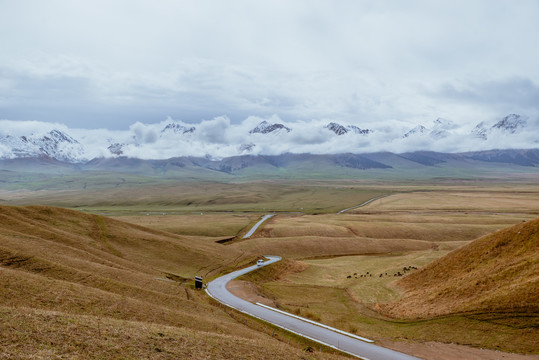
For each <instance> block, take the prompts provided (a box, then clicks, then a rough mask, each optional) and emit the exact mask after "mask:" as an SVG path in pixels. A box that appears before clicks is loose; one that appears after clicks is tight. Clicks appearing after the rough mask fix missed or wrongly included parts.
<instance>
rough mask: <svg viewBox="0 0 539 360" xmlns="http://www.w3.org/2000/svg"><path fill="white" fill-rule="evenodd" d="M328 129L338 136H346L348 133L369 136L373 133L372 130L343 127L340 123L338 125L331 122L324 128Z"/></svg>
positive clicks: (351, 126) (353, 126)
mask: <svg viewBox="0 0 539 360" xmlns="http://www.w3.org/2000/svg"><path fill="white" fill-rule="evenodd" d="M324 127H325V128H326V129H328V130H331V131H333V132H334V133H335V134H336V135H339V136H340V135H344V134H347V133H348V132H353V133H355V134H359V135H368V134H370V133H372V130H369V129H361V128H359V127H357V126H355V125H346V126H344V125H341V124H339V123H336V122H330V123H329V124H327V125H326V126H324Z"/></svg>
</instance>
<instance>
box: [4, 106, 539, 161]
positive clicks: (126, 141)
mask: <svg viewBox="0 0 539 360" xmlns="http://www.w3.org/2000/svg"><path fill="white" fill-rule="evenodd" d="M499 120H501V117H499V118H497V119H492V120H491V121H490V122H487V123H485V129H486V131H487V136H488V139H487V140H482V139H480V138H478V137H476V136H474V135H473V134H472V133H471V129H472V128H473V126H475V125H476V124H477V123H474V124H469V125H467V126H458V125H455V124H454V123H452V122H451V121H450V120H445V121H442V124H440V121H434V120H431V121H430V122H427V123H423V125H424V126H425V127H426V128H427V131H425V132H424V133H416V134H414V135H411V136H409V137H407V138H404V137H403V135H404V134H405V133H407V132H408V131H409V130H411V129H412V127H413V126H411V125H410V124H409V123H407V122H402V121H397V120H395V121H391V122H390V123H384V124H381V125H380V126H375V127H371V128H370V129H369V130H372V132H371V133H369V134H368V135H360V134H356V133H354V132H353V131H349V132H348V133H346V134H344V135H341V136H338V135H336V134H335V133H333V132H332V131H331V130H329V129H328V128H327V127H326V126H327V124H328V123H329V122H330V120H313V121H295V122H290V121H283V120H282V119H281V118H279V117H278V116H277V115H272V116H269V117H266V118H263V117H256V116H250V117H247V118H246V119H244V120H243V121H242V122H239V123H236V124H233V123H231V121H230V119H228V118H227V117H217V118H214V119H211V120H205V121H202V122H200V123H199V124H187V123H184V122H182V121H178V120H174V119H173V118H170V117H169V118H167V119H166V120H163V121H161V122H159V123H152V124H144V123H140V122H136V123H134V124H132V125H131V126H129V128H128V129H127V130H108V129H82V128H78V129H70V128H68V127H67V126H65V125H62V124H51V123H45V122H35V121H33V122H20V121H9V120H0V157H3V158H10V157H13V156H14V154H13V153H12V151H11V148H10V144H12V143H13V140H12V139H11V140H10V138H7V137H6V136H8V135H10V136H12V137H21V136H26V137H29V136H32V137H33V138H35V139H37V138H42V137H43V136H48V135H47V133H49V132H50V131H51V130H54V129H58V130H60V131H62V132H64V133H66V134H67V135H69V136H71V137H73V138H74V139H76V140H77V141H78V142H79V143H80V144H81V145H80V146H79V145H76V146H75V145H72V144H63V145H62V144H60V145H61V146H59V147H58V149H59V151H60V150H61V154H60V156H63V157H64V158H69V156H68V155H69V154H68V153H69V152H70V151H72V150H73V151H74V150H76V151H78V152H76V153H75V154H73V156H72V157H76V158H80V159H81V160H80V161H85V160H89V159H92V158H99V157H113V156H119V155H118V154H113V153H112V152H111V151H110V150H109V147H111V145H112V146H113V149H114V148H119V149H121V151H122V154H121V156H127V157H134V158H141V159H167V158H172V157H180V156H195V157H204V156H210V157H213V158H223V157H229V156H236V155H245V154H253V155H279V154H283V153H312V154H335V153H371V152H379V151H390V152H394V153H403V152H411V151H418V150H429V151H439V152H450V153H452V152H453V153H454V152H466V151H476V150H489V149H495V148H502V149H503V148H506V149H511V148H537V146H539V137H538V135H537V134H539V118H537V117H529V118H527V124H526V127H525V128H517V131H516V132H515V133H514V134H511V133H510V132H508V131H502V130H498V129H493V128H492V125H494V123H496V122H498V121H499ZM262 121H266V122H268V123H269V124H276V123H277V124H283V125H285V126H286V127H288V128H290V129H292V130H291V131H290V132H287V131H286V130H284V129H281V130H280V131H275V132H270V133H268V134H261V133H250V132H249V131H250V130H252V129H253V128H255V127H256V126H257V125H258V124H260V123H261V122H262ZM170 124H174V125H175V126H176V128H177V129H179V130H178V131H176V132H174V130H173V129H170V128H169V129H168V130H165V131H163V130H164V129H165V128H166V127H167V125H170ZM341 124H342V125H345V126H346V125H349V124H348V123H341ZM192 127H195V130H194V131H191V128H192ZM363 128H365V127H363ZM439 129H442V130H443V133H441V134H440V133H439V132H437V131H439ZM6 139H7V140H6ZM17 144H18V145H17V146H20V144H22V142H21V141H18V142H17ZM246 144H253V145H254V146H253V147H252V149H251V150H250V151H245V149H243V150H242V149H241V147H242V145H246ZM81 147H82V150H79V149H80V148H81ZM34 150H35V149H34ZM80 151H82V152H80Z"/></svg>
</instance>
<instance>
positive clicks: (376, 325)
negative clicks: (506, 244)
mask: <svg viewBox="0 0 539 360" xmlns="http://www.w3.org/2000/svg"><path fill="white" fill-rule="evenodd" d="M382 194H390V196H388V197H385V198H382V199H379V200H377V201H374V202H372V203H370V204H369V205H368V206H366V207H362V208H358V209H355V210H352V211H349V212H347V213H344V214H336V212H337V211H338V210H342V209H344V208H348V207H351V206H355V205H358V204H360V203H362V202H364V201H365V200H367V199H370V198H373V197H376V196H378V195H382ZM0 198H2V199H3V201H2V202H3V203H7V204H12V205H25V204H29V203H40V204H46V205H58V206H63V207H70V208H73V209H78V210H83V212H84V213H80V212H74V211H70V210H62V209H52V208H48V207H23V208H18V207H15V208H13V207H1V212H0V214H1V216H0V239H1V242H0V262H1V265H0V269H1V270H0V272H1V275H2V276H0V279H1V281H2V284H0V285H1V287H0V289H1V290H0V301H1V302H0V314H2V317H3V318H5V319H7V320H9V321H6V324H15V323H20V324H23V325H22V328H21V329H22V330H20V331H19V330H14V329H13V325H9V328H8V331H5V332H4V331H3V334H4V333H5V334H6V337H5V338H3V339H5V341H4V343H2V344H0V345H2V349H6V350H3V351H4V354H8V355H5V356H4V357H8V358H22V357H23V356H22V353H23V352H22V351H23V350H22V348H21V346H20V344H21V342H23V343H24V342H25V341H27V342H28V344H29V348H30V349H31V351H32V352H33V354H36V357H38V356H43V357H45V358H46V357H53V356H64V357H69V356H71V357H81V358H84V354H85V353H86V351H89V352H91V353H95V354H99V356H102V357H107V358H115V357H116V358H140V357H152V356H153V355H154V357H155V358H159V357H162V358H167V356H168V357H169V358H170V357H186V358H189V357H192V358H225V357H228V358H250V357H253V356H255V355H253V354H256V353H258V352H260V353H263V355H261V356H260V357H261V358H264V357H268V358H269V357H270V354H272V352H275V354H276V355H275V358H299V357H301V356H303V357H306V358H308V357H309V356H311V357H312V358H332V356H333V355H329V354H319V353H314V355H313V354H306V353H305V352H302V351H299V350H297V349H296V348H289V347H288V346H286V345H285V344H283V343H281V342H272V341H271V338H270V339H269V342H268V336H265V335H263V334H260V333H258V332H256V331H255V332H253V331H251V329H248V328H247V327H245V326H243V325H240V324H239V323H238V322H237V321H234V320H232V319H230V316H229V315H227V314H225V313H224V312H223V311H222V310H219V309H218V308H215V306H213V305H212V304H211V302H209V300H208V299H206V298H205V297H204V296H202V295H201V294H199V293H197V292H195V291H193V290H192V289H191V288H190V286H189V281H190V280H188V279H192V277H193V276H194V275H195V274H196V275H203V276H205V277H206V279H211V278H213V277H215V276H218V275H219V274H221V273H223V272H227V271H230V270H231V269H234V268H237V267H240V266H242V265H244V264H246V263H247V262H249V261H252V260H254V259H255V258H256V257H258V256H260V255H264V254H275V255H281V256H283V257H284V258H285V261H284V263H283V264H282V265H273V266H272V267H270V268H269V269H263V270H262V271H260V272H259V273H258V274H257V273H253V274H252V275H249V277H248V280H250V281H253V282H255V283H256V284H257V285H258V288H259V289H260V291H261V292H262V293H263V295H264V296H267V297H268V298H270V299H272V301H273V302H274V303H275V304H276V305H277V306H279V307H281V308H283V309H286V310H289V311H292V312H294V313H297V314H301V315H303V316H307V317H310V318H313V319H316V320H321V321H323V322H324V323H328V324H330V325H334V326H336V327H339V328H342V329H344V330H348V331H351V332H356V333H358V334H361V335H364V336H367V337H371V338H374V339H375V340H377V341H379V342H382V343H384V342H387V341H402V340H405V341H407V342H414V343H420V342H424V341H439V342H454V343H460V344H467V345H472V346H475V347H488V348H492V349H502V350H506V351H517V352H527V353H530V352H532V353H533V352H536V351H537V348H536V347H535V343H534V342H533V340H534V334H535V333H534V331H535V332H536V327H535V328H534V327H533V326H534V325H533V324H532V325H530V323H529V321H528V322H527V323H526V322H524V321H521V320H522V319H520V320H519V318H517V317H515V318H513V320H512V321H514V323H513V324H512V325H511V326H508V324H507V321H506V320H504V321H503V322H500V321H498V320H497V319H496V318H492V317H489V316H486V315H485V314H483V315H479V314H462V313H459V314H454V313H451V314H444V315H441V316H437V317H426V318H421V319H404V318H403V319H400V318H390V317H389V316H387V315H388V313H387V311H386V312H384V311H385V310H384V309H386V308H384V306H385V305H384V304H387V303H391V302H394V301H399V300H400V299H402V297H403V296H404V295H405V293H406V289H405V288H403V287H401V286H399V285H398V284H397V280H398V279H401V277H398V276H390V274H391V275H393V274H395V273H397V272H399V271H401V272H402V271H403V270H402V268H403V267H408V266H414V267H417V268H419V269H420V268H422V267H423V266H425V265H427V264H429V263H431V262H433V261H435V260H436V259H439V258H441V257H442V256H444V255H446V254H448V253H450V252H451V251H453V250H455V249H459V248H461V247H462V246H463V245H465V244H468V243H469V242H470V241H472V240H474V239H476V238H478V237H481V236H485V235H487V234H490V233H492V232H494V231H497V230H500V229H503V228H505V227H508V226H511V225H514V224H518V223H522V221H527V220H531V219H534V218H536V217H538V216H539V207H538V205H537V204H539V188H537V186H536V185H535V184H534V183H526V182H519V183H511V184H504V183H499V182H491V181H486V182H477V181H473V182H462V181H458V182H455V183H451V182H447V181H443V182H434V183H432V182H425V183H417V182H414V183H401V184H389V185H388V184H387V183H379V182H375V181H371V182H365V181H340V180H339V181H328V182H323V181H318V182H309V184H305V183H303V182H294V181H287V182H282V181H281V182H279V181H271V182H270V181H265V182H249V183H241V184H240V183H216V182H202V183H201V182H199V183H190V182H181V183H180V182H173V183H170V184H165V185H163V184H162V183H161V184H151V185H148V186H141V187H139V186H134V187H127V186H123V185H120V186H118V187H117V188H114V189H110V188H108V189H105V188H103V189H101V190H95V189H94V190H92V189H85V190H80V189H73V190H70V191H63V190H49V191H33V190H32V191H17V192H12V191H9V192H2V193H1V194H0ZM273 211H275V212H278V214H277V215H276V216H275V217H273V218H272V219H270V220H269V221H268V222H267V223H265V225H264V226H263V228H262V229H260V230H259V231H257V233H256V234H255V235H254V236H253V238H251V239H249V240H245V241H233V242H230V243H225V244H221V243H218V242H217V241H219V240H222V239H225V238H229V237H234V236H236V235H238V234H241V233H242V231H245V230H246V229H247V228H248V227H249V226H250V225H251V224H253V223H254V222H256V220H257V218H258V217H259V216H260V215H261V214H263V213H266V212H273ZM95 214H107V215H109V217H108V218H106V217H102V216H97V215H95ZM414 271H415V270H414ZM414 271H411V273H413V272H414ZM417 271H419V270H417ZM367 272H368V273H369V274H368V275H371V274H373V276H372V277H371V276H368V277H367V276H365V277H361V275H367ZM386 273H388V275H387V276H386V275H385V274H386ZM356 274H357V275H356ZM380 274H383V276H382V277H380V276H379V275H380ZM349 276H350V277H349ZM356 277H357V279H356ZM171 280H172V281H171ZM155 304H158V305H155ZM46 319H49V320H50V321H48V320H46ZM62 324H67V325H68V326H64V327H62ZM515 324H516V325H515ZM39 327H42V328H43V329H47V331H46V332H40V330H39ZM78 328H80V330H77V329H78ZM3 330H6V329H5V328H4V329H3ZM96 331H97V332H98V333H99V331H102V333H103V334H104V339H102V338H100V339H96V340H94V342H93V343H91V344H88V343H89V342H90V340H88V336H89V334H90V333H91V332H94V333H95V332H96ZM132 331H136V332H137V335H136V336H134V335H129V334H130V333H131V332H132ZM34 333H36V334H39V336H36V339H37V340H36V341H34V340H31V341H30V340H24V339H26V338H29V337H31V336H33V334H34ZM160 334H164V335H160ZM230 334H233V335H230ZM463 334H465V336H463ZM105 338H106V339H105ZM60 339H63V341H64V342H65V343H66V344H67V345H65V346H64V345H62V344H63V343H62V341H60ZM463 339H464V340H463ZM206 342H207V344H208V345H207V347H206V348H205V349H204V350H203V351H202V352H200V353H199V352H194V351H193V348H197V347H200V346H201V344H206ZM266 342H268V344H266ZM176 343H179V344H182V345H181V346H180V347H179V348H175V345H174V344H176ZM122 344H126V345H125V352H122V351H121V346H122ZM4 345H5V346H4ZM247 348H249V349H247ZM156 349H159V350H156ZM416 355H418V356H421V353H417V354H416ZM335 358H337V357H335Z"/></svg>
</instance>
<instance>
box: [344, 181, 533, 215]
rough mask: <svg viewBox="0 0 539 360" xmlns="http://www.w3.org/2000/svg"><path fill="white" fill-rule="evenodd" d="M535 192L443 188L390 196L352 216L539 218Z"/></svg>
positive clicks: (518, 188)
mask: <svg viewBox="0 0 539 360" xmlns="http://www.w3.org/2000/svg"><path fill="white" fill-rule="evenodd" d="M538 202H539V191H537V188H520V187H517V188H516V189H514V190H513V189H510V188H509V189H508V188H505V189H503V188H502V189H500V188H496V189H488V188H486V189H485V188H480V189H473V188H467V189H459V188H455V187H447V188H446V189H434V190H431V191H418V192H412V193H401V194H394V195H392V196H390V197H386V198H382V199H379V200H376V201H374V202H373V203H372V204H370V205H369V206H368V208H360V209H356V210H353V212H356V213H361V212H365V211H412V210H415V211H421V212H423V213H429V212H432V211H446V212H447V211H455V212H460V213H464V212H487V213H496V212H507V213H534V214H539V212H538V208H537V203H538Z"/></svg>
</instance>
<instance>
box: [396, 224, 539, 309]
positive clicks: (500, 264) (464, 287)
mask: <svg viewBox="0 0 539 360" xmlns="http://www.w3.org/2000/svg"><path fill="white" fill-rule="evenodd" d="M399 284H400V285H402V286H403V287H404V288H405V289H406V290H407V294H406V296H405V297H404V298H403V299H402V300H400V301H399V302H397V303H395V304H392V305H389V307H388V308H387V310H388V312H389V313H390V314H392V315H393V316H398V317H432V316H440V315H448V314H458V313H482V314H489V313H490V314H499V315H502V316H503V314H506V315H508V316H521V317H527V318H529V319H531V318H533V317H537V314H538V313H539V219H536V220H532V221H528V222H525V223H521V224H518V225H515V226H512V227H510V228H507V229H504V230H501V231H498V232H495V233H493V234H490V235H487V236H484V237H482V238H479V239H477V240H475V241H473V242H471V243H470V244H468V245H466V246H464V247H462V248H460V249H458V250H455V251H453V252H452V253H450V254H448V255H446V256H445V257H443V258H441V259H439V260H437V261H434V262H433V263H431V264H429V265H428V266H426V267H424V268H423V269H421V270H420V271H417V272H415V273H412V274H410V275H409V276H407V277H405V278H403V279H402V280H400V281H399Z"/></svg>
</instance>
